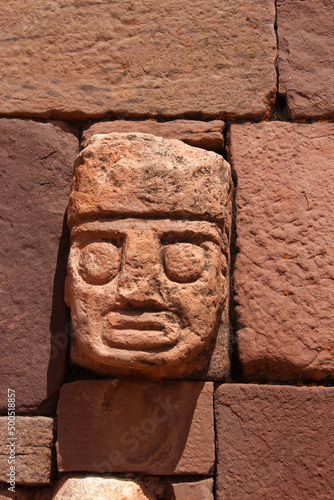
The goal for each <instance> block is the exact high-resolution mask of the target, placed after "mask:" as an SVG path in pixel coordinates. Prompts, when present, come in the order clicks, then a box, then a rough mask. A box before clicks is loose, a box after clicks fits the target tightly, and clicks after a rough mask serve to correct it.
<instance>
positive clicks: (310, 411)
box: [215, 384, 334, 500]
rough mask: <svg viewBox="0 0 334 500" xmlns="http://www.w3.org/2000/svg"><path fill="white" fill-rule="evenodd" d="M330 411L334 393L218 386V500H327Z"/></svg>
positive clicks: (333, 433)
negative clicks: (299, 499) (316, 499)
mask: <svg viewBox="0 0 334 500" xmlns="http://www.w3.org/2000/svg"><path fill="white" fill-rule="evenodd" d="M333 410H334V388H333V387H327V388H325V387H290V386H261V385H253V384H251V385H246V384H240V385H237V384H233V385H232V384H226V385H222V386H220V388H219V389H218V391H217V392H216V407H215V411H216V435H217V461H218V462H217V483H216V499H217V500H223V499H224V500H225V499H233V500H234V499H244V498H247V499H249V500H258V499H259V498H261V499H262V498H263V499H273V498H282V499H283V498H284V499H285V498H287V499H288V498H289V499H290V498H296V499H297V498H303V499H305V500H313V499H315V498H319V499H320V498H321V499H323V500H330V499H331V498H332V497H333V491H334V455H333V446H334V419H333Z"/></svg>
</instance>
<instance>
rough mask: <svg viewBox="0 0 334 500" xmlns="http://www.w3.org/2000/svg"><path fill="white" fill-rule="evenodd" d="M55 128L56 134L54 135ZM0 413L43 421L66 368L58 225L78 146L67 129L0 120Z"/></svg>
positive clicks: (64, 246)
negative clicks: (10, 407) (11, 405)
mask: <svg viewBox="0 0 334 500" xmlns="http://www.w3.org/2000/svg"><path fill="white" fill-rule="evenodd" d="M61 127H63V128H61ZM0 136H1V144H0V172H1V187H0V197H1V203H2V207H1V225H2V241H1V247H0V261H1V350H0V380H1V387H2V389H1V391H0V412H1V413H6V414H7V388H10V389H13V390H15V391H16V400H15V403H16V411H17V412H18V413H21V414H22V413H39V414H41V413H42V414H50V413H52V412H54V411H55V406H56V400H57V394H58V390H59V387H60V385H61V383H62V381H63V376H64V370H65V362H66V341H67V331H66V324H67V322H68V315H67V312H66V307H65V303H64V299H63V296H64V280H65V276H66V260H67V251H68V232H67V229H66V228H65V226H64V225H63V224H64V214H65V210H66V205H67V200H68V193H69V188H70V181H71V177H72V168H73V160H74V158H75V156H76V153H77V148H78V140H77V138H76V137H75V135H74V134H73V133H72V132H71V131H69V127H68V126H67V125H64V126H63V125H62V124H51V123H35V122H33V121H26V120H16V119H13V120H7V119H1V120H0Z"/></svg>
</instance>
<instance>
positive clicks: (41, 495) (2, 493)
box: [0, 484, 52, 500]
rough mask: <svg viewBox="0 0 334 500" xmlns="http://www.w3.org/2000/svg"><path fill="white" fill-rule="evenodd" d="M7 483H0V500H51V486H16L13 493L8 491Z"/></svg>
mask: <svg viewBox="0 0 334 500" xmlns="http://www.w3.org/2000/svg"><path fill="white" fill-rule="evenodd" d="M8 486H9V485H8V484H7V485H4V484H2V485H1V484H0V500H9V499H10V500H51V495H52V488H51V487H47V486H46V487H40V486H37V487H28V488H26V487H24V486H16V487H15V493H14V492H12V491H8Z"/></svg>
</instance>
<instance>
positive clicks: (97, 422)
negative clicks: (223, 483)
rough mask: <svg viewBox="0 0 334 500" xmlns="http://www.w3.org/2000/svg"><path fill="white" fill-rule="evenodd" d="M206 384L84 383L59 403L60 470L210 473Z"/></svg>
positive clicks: (68, 389) (66, 389) (66, 390)
mask: <svg viewBox="0 0 334 500" xmlns="http://www.w3.org/2000/svg"><path fill="white" fill-rule="evenodd" d="M212 398H213V384H212V383H211V382H206V383H203V382H183V381H182V382H179V381H177V382H174V381H168V382H167V381H165V382H149V381H144V380H138V381H135V380H133V381H121V380H115V379H114V380H87V381H79V382H74V383H71V384H65V385H64V386H63V387H62V389H61V392H60V399H59V403H58V442H57V454H58V467H59V470H60V471H62V472H69V471H89V472H98V473H103V472H140V473H144V474H154V475H161V474H206V475H211V474H212V473H213V466H214V460H215V456H214V455H215V450H214V427H213V408H212V403H213V400H212Z"/></svg>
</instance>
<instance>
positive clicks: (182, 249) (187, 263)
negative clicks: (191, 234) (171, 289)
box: [164, 243, 205, 283]
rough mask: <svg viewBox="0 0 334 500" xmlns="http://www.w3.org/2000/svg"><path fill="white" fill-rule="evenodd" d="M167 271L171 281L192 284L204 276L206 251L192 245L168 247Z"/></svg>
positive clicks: (176, 244)
mask: <svg viewBox="0 0 334 500" xmlns="http://www.w3.org/2000/svg"><path fill="white" fill-rule="evenodd" d="M164 258H165V270H166V274H167V276H168V278H169V279H170V280H171V281H177V282H178V283H191V282H192V281H196V280H197V279H198V278H199V277H200V276H201V274H202V272H203V269H204V264H205V250H204V249H203V248H201V247H199V246H198V245H192V244H191V243H175V244H173V245H167V247H166V250H165V255H164Z"/></svg>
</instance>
